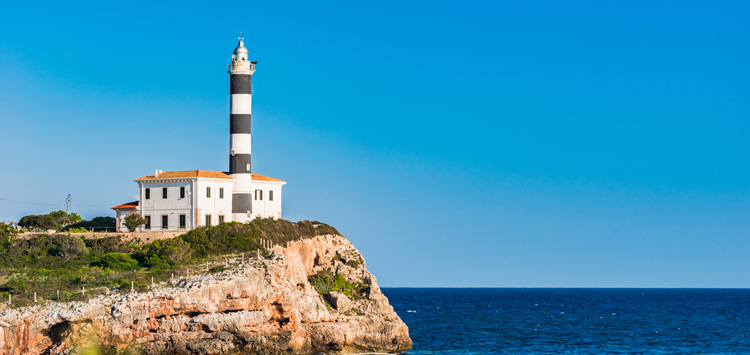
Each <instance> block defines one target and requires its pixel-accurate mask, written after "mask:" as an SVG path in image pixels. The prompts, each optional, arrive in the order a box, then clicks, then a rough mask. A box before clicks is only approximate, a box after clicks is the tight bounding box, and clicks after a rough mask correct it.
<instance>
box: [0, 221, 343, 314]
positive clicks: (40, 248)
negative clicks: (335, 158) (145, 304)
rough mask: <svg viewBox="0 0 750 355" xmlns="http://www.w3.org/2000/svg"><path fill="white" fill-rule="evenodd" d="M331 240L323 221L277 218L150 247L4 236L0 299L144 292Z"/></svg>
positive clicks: (113, 240)
mask: <svg viewBox="0 0 750 355" xmlns="http://www.w3.org/2000/svg"><path fill="white" fill-rule="evenodd" d="M327 234H335V235H338V234H339V233H338V231H337V230H336V229H335V228H333V227H331V226H329V225H327V224H324V223H320V222H310V221H300V222H296V223H294V222H290V221H286V220H270V219H256V220H254V221H252V222H251V223H248V224H241V223H225V224H221V225H218V226H212V227H201V228H198V229H195V230H192V231H190V232H188V233H186V234H183V235H181V236H179V237H176V238H172V239H162V240H156V241H153V242H151V243H139V242H137V241H129V240H126V239H125V238H124V237H123V236H117V237H106V238H98V239H84V238H81V237H78V236H73V235H67V234H54V235H47V234H39V235H34V236H32V237H30V238H26V239H22V238H16V237H15V235H14V234H13V233H0V292H2V294H1V295H0V296H1V297H2V299H4V300H8V298H9V296H11V297H12V305H13V306H22V305H29V304H31V303H32V302H33V301H34V293H36V297H37V299H38V300H39V301H41V300H44V299H52V300H62V301H68V300H83V299H86V298H88V297H90V296H93V295H97V294H100V293H102V292H108V291H109V290H110V289H111V288H113V287H119V288H126V289H128V290H129V289H130V287H131V285H132V287H133V288H136V289H144V288H146V287H147V286H148V285H149V284H150V282H151V279H152V278H153V280H154V281H155V282H158V281H165V280H168V279H169V278H170V277H171V276H172V275H175V274H177V275H180V274H181V273H185V272H188V270H190V269H198V270H204V269H203V266H202V265H204V264H205V262H207V261H209V260H216V259H221V260H223V259H224V257H226V256H227V255H238V254H240V253H248V252H255V251H256V250H263V248H262V246H263V245H264V242H263V241H265V243H268V242H269V241H270V242H271V243H273V244H286V242H289V241H292V240H298V239H303V238H311V237H315V236H318V235H327ZM262 240H263V241H262ZM214 270H221V268H220V267H218V268H214ZM58 292H59V295H58Z"/></svg>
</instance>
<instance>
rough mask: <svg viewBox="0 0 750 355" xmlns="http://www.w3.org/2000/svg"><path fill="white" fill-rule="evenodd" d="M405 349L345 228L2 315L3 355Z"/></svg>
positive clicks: (402, 329)
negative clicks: (164, 278)
mask: <svg viewBox="0 0 750 355" xmlns="http://www.w3.org/2000/svg"><path fill="white" fill-rule="evenodd" d="M410 348H411V339H410V338H409V331H408V328H407V327H406V325H405V324H404V323H403V322H402V321H401V319H400V318H399V317H398V315H397V314H396V313H395V312H394V311H393V308H392V307H391V306H390V305H389V303H388V299H387V298H386V297H385V296H384V295H383V293H382V292H381V291H380V288H379V287H378V284H377V281H376V279H375V277H374V276H373V275H372V274H371V273H370V272H369V271H367V268H366V266H365V261H364V258H362V256H361V254H360V253H359V252H358V251H357V250H356V249H355V248H354V246H353V245H352V244H351V243H350V242H349V241H348V240H347V239H346V238H344V237H343V236H339V235H323V236H315V237H312V238H308V239H300V240H295V241H290V242H288V243H286V246H281V245H276V246H274V247H273V248H271V249H270V250H268V251H267V252H266V253H264V255H260V257H252V258H247V257H244V256H243V257H242V258H241V259H240V258H234V259H231V260H228V267H227V268H226V270H223V271H220V272H218V273H202V274H194V275H192V276H190V277H185V278H181V279H179V280H177V279H175V280H174V281H170V282H166V283H162V284H160V285H157V286H154V287H153V288H152V289H151V290H149V291H148V292H143V293H113V294H110V295H104V296H100V297H97V298H94V299H91V300H89V301H87V302H68V303H61V302H47V303H46V304H44V305H40V306H35V307H26V308H19V309H5V310H3V313H2V314H0V355H16V354H19V355H20V354H50V355H52V354H77V353H84V352H86V351H90V350H92V349H94V350H98V351H99V352H101V353H116V354H120V353H130V354H319V353H321V352H323V353H359V352H389V353H398V352H401V351H404V350H408V349H410Z"/></svg>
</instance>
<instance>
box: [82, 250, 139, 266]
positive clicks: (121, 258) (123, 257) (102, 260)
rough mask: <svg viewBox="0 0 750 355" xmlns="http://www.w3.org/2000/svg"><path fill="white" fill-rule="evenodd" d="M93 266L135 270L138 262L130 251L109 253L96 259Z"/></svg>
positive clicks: (92, 263)
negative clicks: (131, 255)
mask: <svg viewBox="0 0 750 355" xmlns="http://www.w3.org/2000/svg"><path fill="white" fill-rule="evenodd" d="M91 265H92V266H99V267H103V268H110V269H112V270H135V269H136V268H138V262H137V261H136V260H135V259H133V258H131V257H130V254H129V253H118V252H114V253H107V254H104V255H102V256H100V257H97V258H95V259H94V261H92V262H91Z"/></svg>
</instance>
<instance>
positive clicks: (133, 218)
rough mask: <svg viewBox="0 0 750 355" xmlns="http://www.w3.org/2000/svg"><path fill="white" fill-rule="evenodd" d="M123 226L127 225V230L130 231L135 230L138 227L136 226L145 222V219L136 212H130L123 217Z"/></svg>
mask: <svg viewBox="0 0 750 355" xmlns="http://www.w3.org/2000/svg"><path fill="white" fill-rule="evenodd" d="M124 222H125V227H128V230H129V231H131V232H135V229H136V228H138V226H141V225H144V224H146V219H145V218H143V217H141V215H140V214H138V213H135V212H133V213H130V214H128V215H127V216H125V218H124Z"/></svg>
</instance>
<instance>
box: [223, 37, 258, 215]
mask: <svg viewBox="0 0 750 355" xmlns="http://www.w3.org/2000/svg"><path fill="white" fill-rule="evenodd" d="M239 40H240V43H239V44H237V48H235V49H234V54H233V55H232V63H231V64H229V81H230V85H229V96H230V101H229V107H230V109H229V133H230V139H229V176H231V177H232V178H234V191H233V192H232V220H233V221H235V222H246V221H248V220H250V219H252V207H253V198H252V197H253V195H252V192H253V189H252V175H251V173H250V145H251V144H250V111H251V107H252V93H251V87H252V85H251V78H252V76H253V73H254V72H255V62H250V61H249V59H248V52H247V48H245V43H244V41H243V37H242V34H240V37H239Z"/></svg>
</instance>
